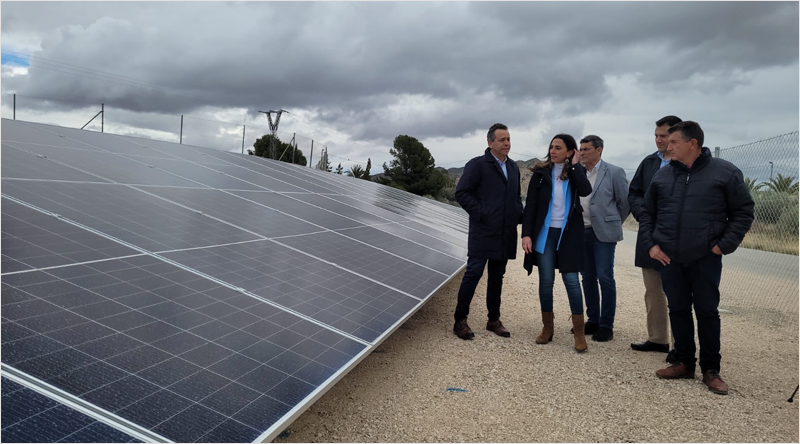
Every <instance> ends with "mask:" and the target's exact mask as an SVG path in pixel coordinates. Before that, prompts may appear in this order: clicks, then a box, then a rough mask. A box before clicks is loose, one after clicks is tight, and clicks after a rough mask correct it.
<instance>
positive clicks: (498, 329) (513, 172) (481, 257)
mask: <svg viewBox="0 0 800 444" xmlns="http://www.w3.org/2000/svg"><path fill="white" fill-rule="evenodd" d="M486 140H487V142H488V144H489V147H488V148H486V151H485V152H484V154H483V156H479V157H476V158H474V159H472V160H470V161H469V162H467V165H466V166H465V167H464V174H462V176H461V179H459V181H458V185H457V186H456V200H457V201H458V203H459V204H460V205H461V207H462V208H464V210H465V211H466V212H467V213H468V214H469V239H468V245H467V256H469V258H468V260H467V269H466V271H465V272H464V277H463V278H462V279H461V287H460V288H459V290H458V303H457V305H456V311H455V314H454V318H455V325H453V332H454V333H455V334H456V335H457V336H458V337H459V338H461V339H472V338H473V337H474V336H475V333H474V332H473V331H472V329H470V328H469V325H467V316H468V315H469V305H470V302H472V297H473V296H474V294H475V288H476V287H477V286H478V282H479V281H480V280H481V277H482V276H483V269H484V268H488V272H489V278H488V282H487V285H486V307H487V308H488V310H489V322H488V323H487V324H486V329H487V330H489V331H492V332H494V333H495V334H498V335H500V336H503V337H509V336H511V333H510V332H509V331H508V330H506V328H505V327H504V326H503V323H502V322H500V293H501V292H502V289H503V275H504V274H505V272H506V264H507V263H508V260H509V259H515V258H516V256H517V225H518V224H519V223H520V222H521V220H522V195H521V194H520V185H519V167H518V166H517V164H516V163H515V162H514V161H513V160H511V159H510V158H508V152H509V151H510V150H511V136H510V135H509V133H508V127H507V126H505V125H503V124H502V123H495V124H494V125H492V126H491V128H489V132H488V133H487V135H486ZM487 263H488V267H487Z"/></svg>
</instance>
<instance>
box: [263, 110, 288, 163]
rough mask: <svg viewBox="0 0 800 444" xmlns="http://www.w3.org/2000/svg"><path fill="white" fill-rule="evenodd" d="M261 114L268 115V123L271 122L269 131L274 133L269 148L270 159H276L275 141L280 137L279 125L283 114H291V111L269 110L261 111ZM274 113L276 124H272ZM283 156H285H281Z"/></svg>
mask: <svg viewBox="0 0 800 444" xmlns="http://www.w3.org/2000/svg"><path fill="white" fill-rule="evenodd" d="M259 112H260V113H264V114H266V115H267V121H268V122H269V130H270V132H271V133H272V141H271V142H270V147H269V155H270V158H272V159H275V154H276V153H275V149H276V148H275V141H276V139H277V137H278V124H280V123H281V114H283V113H286V114H289V111H286V110H285V109H279V110H272V109H271V110H269V111H259ZM272 113H275V122H274V123H273V122H272ZM281 156H283V155H281Z"/></svg>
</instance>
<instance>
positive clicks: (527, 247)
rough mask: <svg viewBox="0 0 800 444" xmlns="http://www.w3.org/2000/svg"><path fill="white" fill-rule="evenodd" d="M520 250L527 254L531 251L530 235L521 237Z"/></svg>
mask: <svg viewBox="0 0 800 444" xmlns="http://www.w3.org/2000/svg"><path fill="white" fill-rule="evenodd" d="M522 250H523V251H524V252H525V253H527V254H530V253H533V241H532V240H531V237H530V236H525V237H523V238H522Z"/></svg>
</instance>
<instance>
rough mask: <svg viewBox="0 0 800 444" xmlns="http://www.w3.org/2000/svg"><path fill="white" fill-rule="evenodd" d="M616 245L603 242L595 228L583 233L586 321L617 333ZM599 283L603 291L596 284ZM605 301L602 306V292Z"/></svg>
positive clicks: (582, 274) (587, 229)
mask: <svg viewBox="0 0 800 444" xmlns="http://www.w3.org/2000/svg"><path fill="white" fill-rule="evenodd" d="M616 249H617V243H616V242H600V241H599V240H598V239H597V235H596V234H595V233H594V229H592V227H589V228H586V229H585V230H584V242H583V251H584V253H583V260H584V263H583V270H584V271H583V272H582V273H581V276H583V295H584V297H585V298H586V317H587V321H588V322H594V323H595V324H599V325H600V326H601V327H606V328H610V329H612V330H613V329H614V315H615V314H616V312H617V283H616V281H614V252H615V250H616ZM598 280H599V281H600V288H599V289H598V287H597V281H598ZM599 290H602V291H603V301H602V303H601V302H600V291H599Z"/></svg>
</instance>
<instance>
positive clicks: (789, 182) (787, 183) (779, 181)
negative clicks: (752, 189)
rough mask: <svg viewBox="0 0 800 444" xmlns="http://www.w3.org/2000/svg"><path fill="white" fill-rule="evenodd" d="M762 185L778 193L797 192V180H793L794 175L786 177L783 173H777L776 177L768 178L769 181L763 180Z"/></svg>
mask: <svg viewBox="0 0 800 444" xmlns="http://www.w3.org/2000/svg"><path fill="white" fill-rule="evenodd" d="M763 185H764V186H766V187H767V188H769V190H770V191H776V192H778V193H796V192H797V182H795V180H794V177H791V176H788V177H787V176H784V175H783V174H778V177H776V178H774V179H770V180H769V182H764V183H763Z"/></svg>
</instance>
